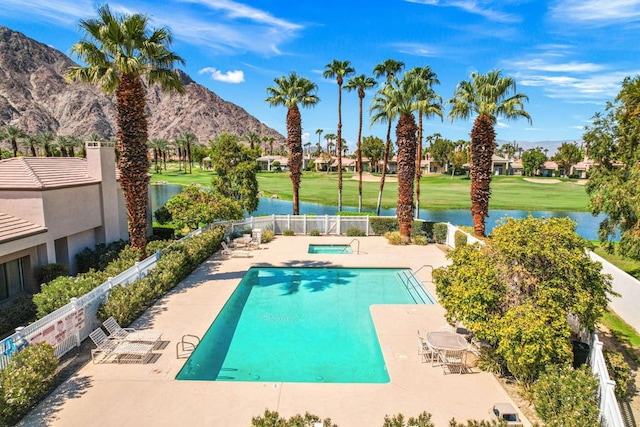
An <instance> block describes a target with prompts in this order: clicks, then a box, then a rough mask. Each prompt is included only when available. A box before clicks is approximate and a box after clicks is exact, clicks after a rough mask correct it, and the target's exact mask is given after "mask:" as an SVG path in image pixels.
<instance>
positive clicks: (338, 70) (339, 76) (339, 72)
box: [322, 59, 356, 212]
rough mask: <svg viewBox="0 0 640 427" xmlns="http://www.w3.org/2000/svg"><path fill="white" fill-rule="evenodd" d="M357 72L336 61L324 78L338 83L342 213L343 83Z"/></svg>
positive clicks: (339, 206)
mask: <svg viewBox="0 0 640 427" xmlns="http://www.w3.org/2000/svg"><path fill="white" fill-rule="evenodd" d="M355 72H356V70H355V69H354V68H353V67H352V66H351V62H349V61H338V60H337V59H334V60H333V61H331V62H330V63H328V64H327V65H325V70H324V72H323V73H322V76H323V77H324V78H325V79H333V78H335V79H336V82H337V83H338V135H337V137H336V142H337V146H336V152H337V153H338V212H340V211H342V82H343V81H344V78H345V77H348V76H350V75H352V74H355Z"/></svg>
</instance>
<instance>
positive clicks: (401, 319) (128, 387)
mask: <svg viewBox="0 0 640 427" xmlns="http://www.w3.org/2000/svg"><path fill="white" fill-rule="evenodd" d="M352 239H353V238H350V237H344V236H336V237H308V236H293V237H284V236H278V237H277V238H276V239H275V240H274V241H273V242H271V243H268V244H265V245H262V247H261V249H260V250H256V251H253V253H252V254H253V256H252V257H251V258H230V259H222V258H221V257H220V254H219V253H218V254H216V255H214V256H213V257H211V258H210V259H209V260H207V261H206V262H204V263H203V264H202V265H201V266H200V267H199V268H198V269H196V270H195V271H194V272H193V273H192V274H191V275H190V276H189V277H187V278H186V279H185V280H183V281H182V282H181V283H180V284H179V285H178V286H177V287H176V288H175V289H174V290H173V291H172V292H170V293H169V294H167V295H166V296H164V297H163V298H162V299H160V300H159V301H158V302H157V303H156V304H155V305H154V306H153V307H151V308H150V309H149V310H148V311H147V312H146V313H145V314H144V315H143V316H141V317H140V318H139V319H138V320H137V321H136V322H135V323H134V325H133V326H135V327H137V328H141V329H153V330H156V331H160V332H162V333H163V334H162V340H163V342H164V346H163V347H164V348H163V349H160V350H156V352H157V354H158V356H157V357H156V358H154V360H152V362H151V363H147V364H97V365H95V364H92V363H88V364H86V365H85V366H84V367H82V368H81V369H80V370H79V371H78V372H76V373H75V374H74V375H73V376H71V377H70V378H69V379H68V380H67V381H65V382H64V383H63V384H62V385H61V386H60V387H58V388H57V389H56V390H55V391H54V392H53V393H52V394H51V395H50V396H49V397H48V398H47V399H45V400H44V401H43V402H42V403H41V404H40V405H38V407H36V408H35V409H34V410H33V411H32V412H31V413H30V414H29V415H28V416H27V417H26V418H25V419H24V420H23V421H22V422H21V424H20V425H29V426H111V425H113V426H119V427H127V426H146V425H154V426H182V425H189V426H232V427H235V426H239V427H240V426H250V425H251V418H252V417H254V416H259V415H262V414H263V413H264V411H265V409H269V410H272V411H278V412H279V413H280V415H281V416H284V417H287V418H288V417H290V416H292V415H295V414H298V413H300V414H304V413H305V412H307V411H308V412H310V413H312V414H315V415H318V416H319V417H321V418H331V419H332V421H333V422H334V423H336V424H337V425H338V426H340V427H352V426H355V427H358V426H380V425H382V424H383V422H384V416H385V415H395V414H398V413H402V414H404V415H405V416H406V417H410V416H417V415H418V414H420V413H421V412H422V411H427V412H429V413H431V414H432V415H433V418H432V419H433V421H434V422H435V424H436V426H447V425H448V422H449V420H450V419H451V418H453V417H455V418H456V419H457V420H458V421H466V420H467V419H489V409H490V408H491V406H492V405H493V404H494V403H497V402H509V403H512V404H513V401H512V400H511V399H510V398H509V396H508V395H507V393H506V392H505V391H504V389H503V388H502V386H501V385H500V384H499V383H498V381H497V380H496V379H495V378H494V377H493V376H492V375H490V374H487V373H484V372H481V371H480V370H479V369H477V368H472V370H471V371H472V372H471V373H469V374H464V375H458V374H447V375H444V374H443V371H442V369H441V368H440V367H432V366H431V364H430V363H421V362H420V359H419V357H418V354H417V337H416V331H417V330H418V329H419V330H420V331H421V332H426V331H428V330H438V329H440V327H441V326H442V325H443V324H444V323H445V320H444V310H443V308H442V307H441V306H439V305H374V306H372V307H371V313H372V316H373V320H374V324H375V327H376V332H377V334H378V339H379V341H380V345H381V348H382V352H383V355H384V358H385V363H386V365H387V369H388V371H389V375H390V377H391V381H390V382H389V383H386V384H330V383H320V384H317V383H279V382H207V381H176V380H175V379H174V378H175V376H176V374H177V373H178V371H179V370H180V368H181V367H182V366H183V364H184V363H185V362H186V360H187V359H186V357H185V358H176V344H177V343H179V342H180V339H181V337H182V336H183V335H185V334H193V335H197V336H199V337H202V336H203V335H204V333H205V332H206V330H207V329H208V327H209V326H210V324H211V323H212V322H213V320H214V319H215V317H216V315H217V313H218V312H219V311H220V310H221V309H222V306H223V305H224V304H225V302H226V301H227V299H228V297H229V296H230V295H231V293H232V292H233V290H234V289H235V287H236V286H237V285H238V283H239V282H240V280H241V279H242V277H243V276H244V274H245V273H246V271H247V270H248V269H249V267H252V266H289V267H291V266H306V267H406V268H411V269H413V270H414V271H417V270H418V269H420V268H421V267H422V266H423V265H425V264H428V265H432V266H434V267H439V266H442V265H446V264H447V260H446V258H445V256H444V253H443V252H442V251H441V250H440V249H438V248H437V247H436V246H435V245H428V246H417V245H411V246H392V245H389V244H388V243H387V241H386V239H384V238H382V237H359V238H358V240H359V242H360V254H355V253H354V254H350V255H325V254H308V253H307V247H308V245H309V244H310V243H322V244H344V243H349V242H350V241H351V240H352ZM355 245H356V244H355V243H354V250H355ZM417 276H418V277H419V278H420V279H421V280H422V281H423V282H424V283H425V286H426V288H427V289H428V290H429V292H430V293H431V294H432V295H435V289H434V286H433V283H432V282H431V270H430V268H422V269H421V270H419V271H418V274H417ZM291 351H295V349H291ZM514 406H515V404H514ZM521 416H522V414H521ZM525 425H529V424H528V423H526V421H525Z"/></svg>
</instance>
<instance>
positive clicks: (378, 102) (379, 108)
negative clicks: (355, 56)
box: [369, 82, 397, 215]
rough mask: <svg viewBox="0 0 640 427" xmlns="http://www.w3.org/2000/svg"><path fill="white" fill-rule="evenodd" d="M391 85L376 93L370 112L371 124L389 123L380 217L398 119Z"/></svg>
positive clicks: (381, 180)
mask: <svg viewBox="0 0 640 427" xmlns="http://www.w3.org/2000/svg"><path fill="white" fill-rule="evenodd" d="M392 90H393V88H392V87H391V83H390V82H389V83H385V84H384V86H382V88H380V89H379V90H378V92H376V94H375V96H374V98H373V100H372V101H371V107H370V109H369V112H370V114H371V124H374V123H378V122H380V123H387V124H389V125H388V126H387V142H386V144H385V146H384V154H383V155H382V175H381V177H380V188H379V190H378V202H377V205H376V215H380V206H381V204H382V192H383V190H384V184H385V179H386V176H387V162H388V159H389V151H390V150H391V123H392V122H393V121H394V120H395V119H396V117H397V111H395V110H394V109H393V108H391V107H392V105H391V91H392Z"/></svg>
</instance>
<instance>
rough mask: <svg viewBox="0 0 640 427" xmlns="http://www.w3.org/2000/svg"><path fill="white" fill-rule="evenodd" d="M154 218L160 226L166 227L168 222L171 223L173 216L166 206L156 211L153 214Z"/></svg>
mask: <svg viewBox="0 0 640 427" xmlns="http://www.w3.org/2000/svg"><path fill="white" fill-rule="evenodd" d="M153 217H154V218H155V219H156V221H158V224H161V225H164V224H166V223H168V222H171V220H172V219H173V217H172V216H171V212H169V209H167V207H166V206H162V207H161V208H160V209H158V210H156V211H155V212H154V213H153Z"/></svg>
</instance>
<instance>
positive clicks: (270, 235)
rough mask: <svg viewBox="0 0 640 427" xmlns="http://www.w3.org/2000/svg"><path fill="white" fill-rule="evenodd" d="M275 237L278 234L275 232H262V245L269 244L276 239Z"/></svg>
mask: <svg viewBox="0 0 640 427" xmlns="http://www.w3.org/2000/svg"><path fill="white" fill-rule="evenodd" d="M275 237H276V233H274V232H273V230H264V231H263V232H262V240H261V242H260V243H269V242H270V241H272V240H273V239H275Z"/></svg>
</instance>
